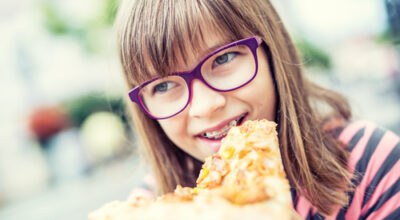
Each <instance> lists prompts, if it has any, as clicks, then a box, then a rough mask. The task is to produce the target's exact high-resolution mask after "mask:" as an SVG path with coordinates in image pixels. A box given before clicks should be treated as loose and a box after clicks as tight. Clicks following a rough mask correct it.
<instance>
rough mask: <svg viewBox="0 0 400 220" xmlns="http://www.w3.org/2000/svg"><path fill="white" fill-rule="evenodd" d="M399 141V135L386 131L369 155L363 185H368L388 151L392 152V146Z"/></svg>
mask: <svg viewBox="0 0 400 220" xmlns="http://www.w3.org/2000/svg"><path fill="white" fill-rule="evenodd" d="M398 142H399V137H397V135H395V134H393V133H392V132H390V131H388V132H386V133H385V135H384V136H383V137H382V139H381V140H380V142H379V144H378V146H376V150H375V152H374V154H373V155H372V157H371V160H370V162H369V163H368V167H367V170H366V171H365V173H366V174H368V176H366V177H367V178H365V177H364V179H363V182H364V181H366V183H365V185H369V184H370V182H371V180H372V179H373V178H374V177H375V175H376V173H377V172H378V170H379V168H381V166H382V164H383V162H384V161H385V160H386V158H387V157H388V156H389V154H390V152H392V150H393V148H394V147H395V146H396V144H397V143H398Z"/></svg>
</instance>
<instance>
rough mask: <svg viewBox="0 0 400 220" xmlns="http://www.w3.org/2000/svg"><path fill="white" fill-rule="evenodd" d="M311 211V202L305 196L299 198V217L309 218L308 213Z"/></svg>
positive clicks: (297, 208) (297, 209)
mask: <svg viewBox="0 0 400 220" xmlns="http://www.w3.org/2000/svg"><path fill="white" fill-rule="evenodd" d="M310 209H311V204H310V202H309V201H308V200H307V199H306V198H304V196H300V197H299V201H298V202H297V207H296V211H297V213H299V215H300V216H301V217H302V218H303V219H305V218H306V217H307V214H308V212H309V211H310Z"/></svg>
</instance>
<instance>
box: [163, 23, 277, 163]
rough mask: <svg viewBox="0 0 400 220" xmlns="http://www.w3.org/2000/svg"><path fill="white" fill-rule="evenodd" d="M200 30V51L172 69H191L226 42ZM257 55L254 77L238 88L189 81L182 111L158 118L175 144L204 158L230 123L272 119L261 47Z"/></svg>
mask: <svg viewBox="0 0 400 220" xmlns="http://www.w3.org/2000/svg"><path fill="white" fill-rule="evenodd" d="M203 33H204V34H205V35H204V36H207V38H206V39H205V42H204V47H203V49H202V51H200V52H199V53H196V54H191V55H190V56H189V57H185V59H186V62H183V61H182V62H179V63H180V64H179V65H178V67H177V69H176V72H181V71H187V70H191V69H193V68H194V67H195V66H196V65H197V64H198V63H199V62H200V61H201V60H202V59H203V58H204V57H205V56H206V55H207V54H208V53H209V52H210V49H211V48H218V47H220V46H223V45H224V44H227V43H230V42H226V41H224V38H222V37H220V36H217V35H215V34H213V32H212V31H211V30H210V31H208V32H203ZM257 57H258V72H257V75H256V77H255V78H254V79H253V80H252V81H251V82H250V83H248V84H247V85H245V86H243V87H241V88H239V89H236V90H233V91H230V92H217V91H214V90H212V89H211V88H209V87H208V86H207V85H205V84H204V83H203V82H202V81H200V80H197V79H195V80H194V81H193V82H192V92H193V94H192V99H191V102H190V103H189V105H188V106H187V107H186V108H185V110H183V111H182V112H180V113H179V114H177V115H175V116H173V117H171V118H168V119H163V120H158V122H159V124H160V126H161V127H162V129H163V130H164V132H165V133H166V134H167V136H168V137H169V138H170V140H171V141H172V142H173V143H175V145H177V146H178V147H179V148H181V149H182V150H183V151H185V152H187V153H189V154H190V155H192V156H193V157H195V158H197V159H199V160H201V161H204V159H205V157H207V156H209V155H211V154H213V153H215V152H217V151H218V149H219V148H220V145H221V139H222V138H223V137H224V136H225V135H226V132H225V131H226V130H227V128H230V126H231V125H232V124H234V123H238V124H242V123H243V122H244V121H246V120H258V119H267V120H271V121H272V120H274V119H275V111H276V94H275V88H274V84H273V80H272V74H271V72H270V68H269V65H268V60H267V55H266V53H265V51H264V49H263V47H262V46H259V47H258V49H257ZM180 60H182V59H180ZM184 63H187V65H185V64H184ZM213 132H214V133H213ZM216 134H218V135H216ZM221 136H222V137H221Z"/></svg>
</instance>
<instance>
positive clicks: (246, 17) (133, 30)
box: [116, 0, 352, 215]
mask: <svg viewBox="0 0 400 220" xmlns="http://www.w3.org/2000/svg"><path fill="white" fill-rule="evenodd" d="M205 22H206V23H207V24H209V25H212V26H211V27H212V28H213V29H215V30H216V32H218V33H223V36H227V37H229V38H232V40H239V39H242V38H245V37H249V36H253V35H259V36H261V37H262V38H263V40H264V42H265V43H266V44H267V45H268V47H269V49H270V53H271V55H272V64H271V65H272V66H273V72H274V79H275V86H276V90H277V98H278V106H277V111H276V113H277V114H276V121H277V123H278V125H279V126H278V135H279V140H280V148H281V154H282V160H283V164H284V167H285V171H286V173H287V176H288V178H289V180H290V181H291V183H292V184H293V186H294V187H295V188H296V190H297V191H298V192H299V193H301V194H302V195H305V196H306V197H307V198H308V199H309V200H310V202H311V203H312V204H313V205H314V206H316V207H317V208H318V209H319V211H320V212H321V213H323V214H325V215H329V214H331V213H332V212H333V210H334V208H335V206H336V205H339V206H344V205H346V204H347V203H348V196H347V192H348V191H349V190H351V186H352V185H351V174H350V173H349V171H348V170H347V155H348V154H347V152H346V151H345V150H344V148H343V147H341V146H339V143H338V141H337V140H336V139H335V137H334V135H333V134H332V133H331V132H327V131H324V130H323V126H324V123H325V122H326V121H327V120H329V119H332V118H340V119H341V120H343V121H346V120H348V119H349V118H350V116H351V112H350V108H349V105H348V103H347V101H346V100H345V99H344V98H343V97H342V96H340V95H338V94H336V93H334V92H332V91H329V90H327V89H324V88H321V87H319V86H317V85H315V84H313V83H311V82H309V81H308V80H306V79H305V78H304V76H303V73H302V71H303V70H302V66H301V60H300V59H299V57H298V55H297V51H296V49H295V47H294V45H293V43H292V40H291V39H290V37H289V35H288V33H287V31H286V29H285V27H284V25H283V24H282V22H281V20H280V18H279V16H278V14H277V13H276V12H275V10H274V8H273V6H272V5H271V3H270V2H269V1H268V0H252V1H238V0H196V1H195V0H193V1H188V0H134V1H133V0H129V1H125V2H123V4H122V5H121V7H120V11H119V14H118V18H117V22H116V24H117V28H118V29H117V30H118V40H119V53H120V59H121V63H122V67H123V72H124V73H125V77H126V82H127V85H128V87H129V88H133V87H135V86H137V85H139V84H140V83H142V82H143V81H145V80H147V79H149V78H150V75H151V72H159V73H160V75H162V74H166V73H169V72H171V71H172V70H173V68H174V65H176V62H177V59H176V57H175V56H174V54H176V53H177V52H178V53H180V54H182V55H183V56H185V54H186V53H188V52H190V51H197V50H198V49H200V48H199V46H197V45H200V44H192V43H190V42H201V41H202V40H203V38H204V37H205V36H203V34H202V30H201V28H200V27H201V25H202V24H204V23H205ZM178 42H179V43H178ZM181 42H186V43H181ZM321 104H322V105H324V106H325V107H326V106H327V107H330V112H329V113H327V112H326V111H319V109H321V108H318V106H321ZM129 109H130V111H131V115H132V118H133V122H134V125H135V129H136V132H137V133H138V134H139V135H140V138H141V141H142V143H141V146H143V149H145V150H146V154H147V156H148V159H149V160H150V162H151V164H152V165H153V169H154V172H155V173H154V174H155V176H156V179H157V181H158V184H159V187H160V188H159V190H160V193H166V192H169V191H172V190H173V189H174V188H175V187H176V185H177V184H181V185H184V186H193V185H194V184H195V180H196V177H197V175H198V172H199V169H200V166H201V162H199V161H198V160H196V159H194V158H193V157H191V156H190V155H188V154H187V153H185V152H183V151H182V150H180V149H179V148H178V147H177V146H175V145H174V144H173V143H172V142H171V141H170V140H169V139H168V137H167V136H166V134H165V133H164V132H163V130H162V129H161V127H160V126H159V124H158V123H157V121H155V120H153V119H150V118H149V117H147V116H146V115H144V113H143V112H142V111H141V110H140V109H139V108H138V106H136V105H135V104H132V103H130V104H129ZM325 109H326V108H325Z"/></svg>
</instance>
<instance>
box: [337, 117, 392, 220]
mask: <svg viewBox="0 0 400 220" xmlns="http://www.w3.org/2000/svg"><path fill="white" fill-rule="evenodd" d="M338 139H339V140H340V141H341V142H343V143H344V144H345V145H346V147H347V150H348V151H349V153H350V155H349V159H348V166H349V169H350V170H351V171H352V172H353V173H354V175H355V177H356V178H355V180H354V183H355V185H356V188H355V191H354V193H352V195H351V202H350V204H349V209H348V211H347V213H346V215H347V217H349V216H364V217H368V216H370V215H374V218H375V217H377V218H378V219H381V218H380V217H385V216H389V215H390V213H393V211H395V210H399V206H400V205H399V204H400V203H399V201H400V194H399V193H398V192H400V182H399V179H400V160H399V159H400V142H399V141H400V138H399V137H398V136H397V135H396V134H394V133H393V132H391V131H389V130H387V129H384V128H381V127H379V126H377V125H376V124H374V123H372V122H369V121H354V122H350V123H348V124H347V126H346V127H345V128H344V129H343V130H342V132H341V133H340V134H339V137H338ZM396 213H397V212H396ZM375 215H379V216H375Z"/></svg>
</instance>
